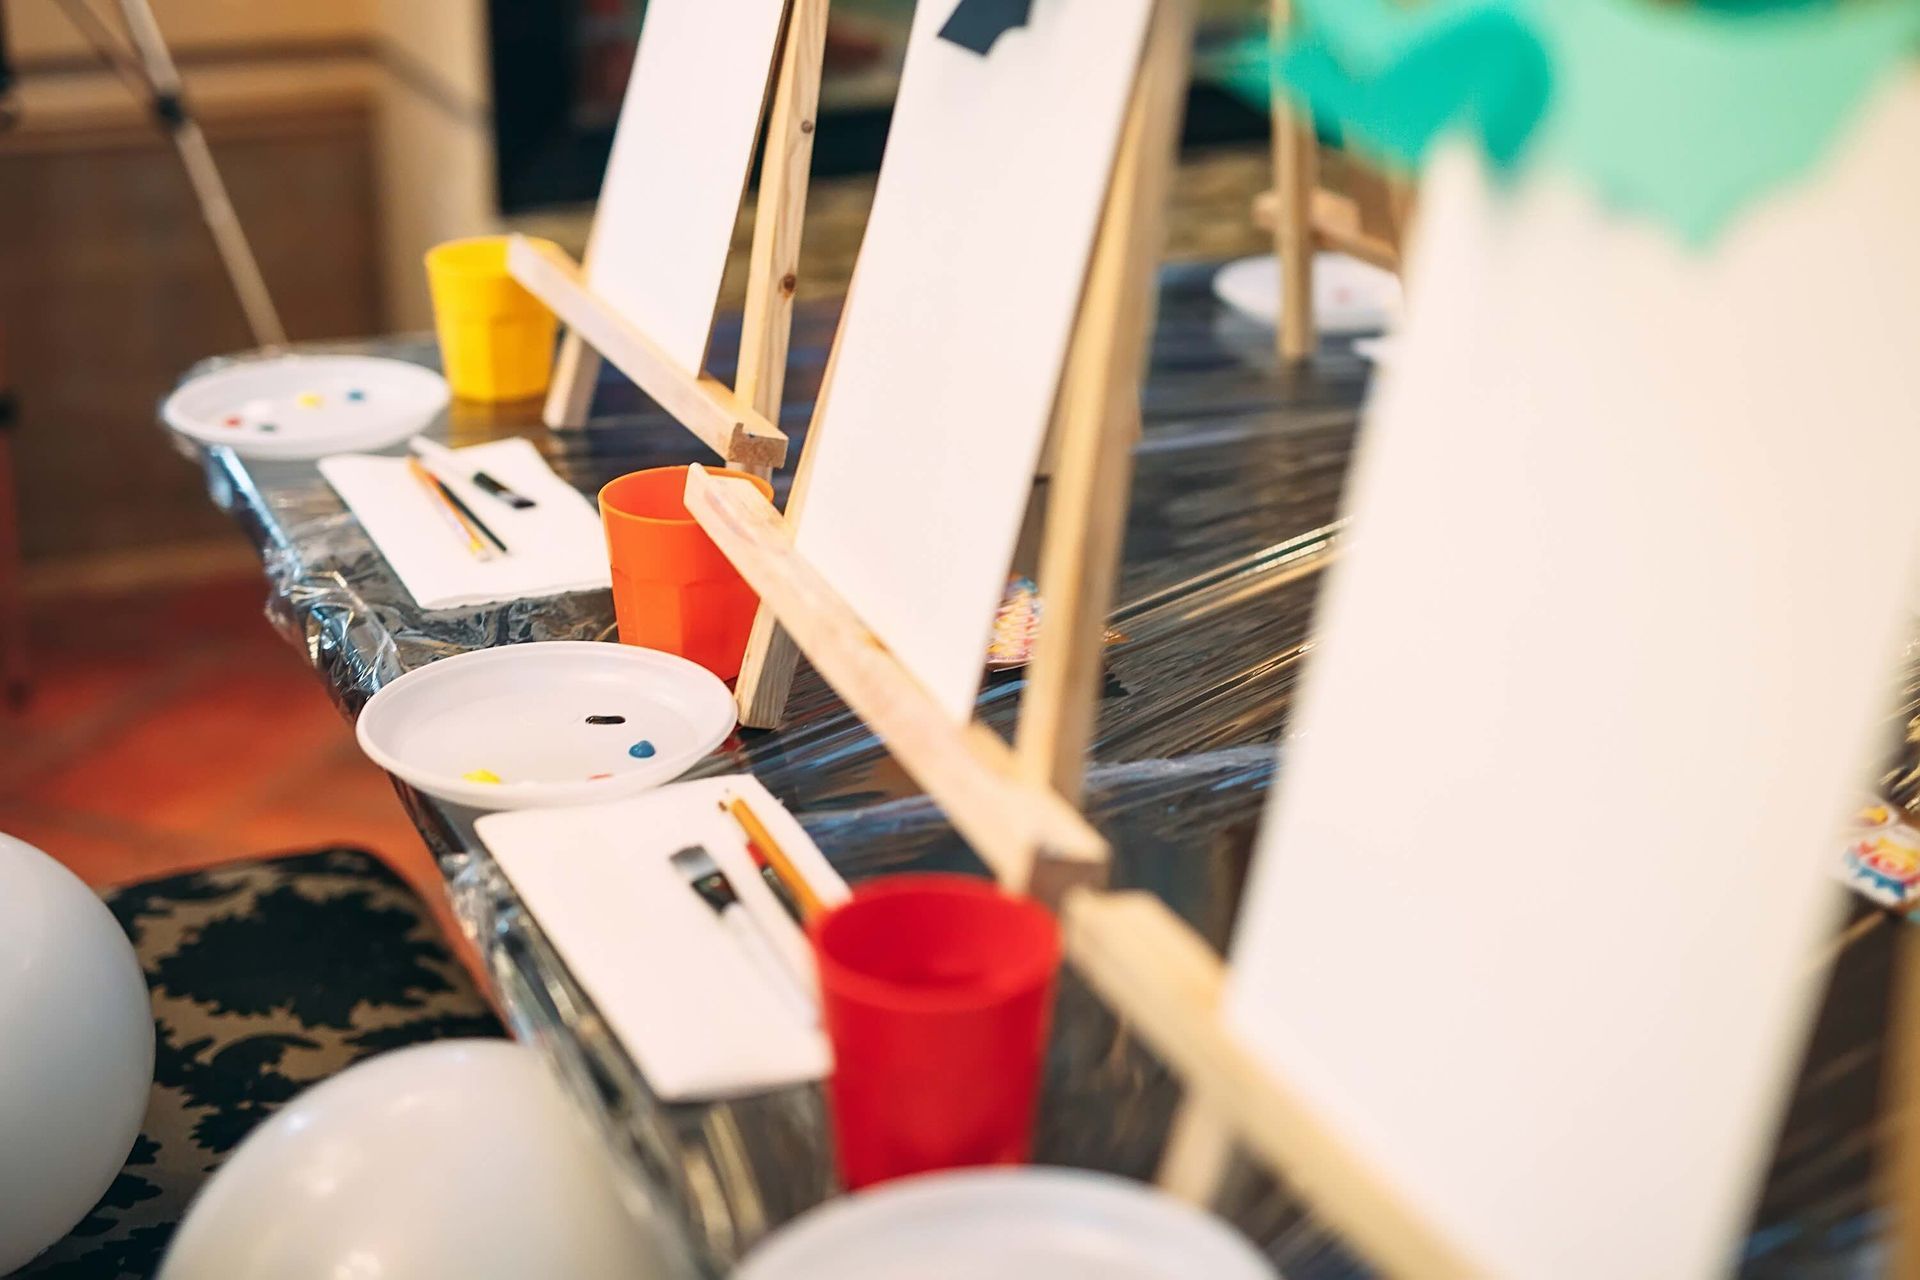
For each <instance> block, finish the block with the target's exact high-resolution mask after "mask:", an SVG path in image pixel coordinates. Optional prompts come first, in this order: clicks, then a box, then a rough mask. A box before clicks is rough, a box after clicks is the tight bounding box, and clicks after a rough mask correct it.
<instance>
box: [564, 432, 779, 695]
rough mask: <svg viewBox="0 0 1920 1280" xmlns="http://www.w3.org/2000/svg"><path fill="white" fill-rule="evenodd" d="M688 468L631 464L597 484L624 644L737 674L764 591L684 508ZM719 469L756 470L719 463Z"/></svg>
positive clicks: (740, 474) (769, 489) (727, 676)
mask: <svg viewBox="0 0 1920 1280" xmlns="http://www.w3.org/2000/svg"><path fill="white" fill-rule="evenodd" d="M687 470H688V469H687V468H686V467H653V468H651V469H649V470H646V471H631V472H628V473H627V474H626V475H624V476H621V477H620V478H619V479H617V480H611V481H608V483H607V485H606V487H605V488H603V489H601V490H600V522H601V523H602V524H603V525H605V526H606V530H607V558H608V560H609V561H610V562H611V563H612V565H613V613H614V617H615V618H616V619H617V620H618V621H619V623H620V643H621V644H631V645H638V646H640V647H641V648H643V649H663V650H665V651H666V652H668V653H677V654H679V655H680V656H681V657H683V658H690V659H692V660H693V661H695V662H697V663H699V664H700V665H701V666H703V667H705V668H706V669H707V670H709V671H711V672H713V674H715V675H716V676H719V677H720V678H721V679H722V680H731V679H733V678H734V677H735V676H737V675H739V674H740V660H741V658H742V657H744V656H745V654H746V649H747V633H748V632H749V631H751V630H753V615H754V611H755V610H756V609H758V608H759V605H760V597H759V596H757V595H755V594H754V591H753V588H752V587H749V586H748V585H747V584H746V581H745V580H744V579H743V578H741V576H740V574H739V573H738V572H737V571H736V570H735V569H734V567H733V564H732V562H731V561H729V560H728V559H727V558H726V556H724V555H722V554H721V552H720V548H718V547H716V546H714V545H713V540H712V539H711V538H709V537H707V533H706V530H704V529H702V528H701V527H700V526H699V524H698V523H697V522H695V520H694V518H693V516H692V514H691V513H689V512H688V510H687V503H686V491H687ZM708 470H709V471H710V472H711V473H712V474H714V475H717V476H731V477H734V478H736V479H740V480H751V481H753V483H754V484H756V485H758V486H759V487H760V492H761V493H763V494H765V495H766V496H767V498H768V499H769V500H771V499H772V497H773V486H772V485H770V484H768V483H767V482H766V481H765V480H763V479H761V478H760V477H759V476H754V475H748V474H747V473H746V472H744V471H728V470H725V469H723V468H719V467H710V468H708Z"/></svg>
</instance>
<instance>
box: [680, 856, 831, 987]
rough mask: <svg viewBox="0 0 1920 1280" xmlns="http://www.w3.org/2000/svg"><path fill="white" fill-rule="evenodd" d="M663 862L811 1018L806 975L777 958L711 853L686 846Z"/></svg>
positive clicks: (753, 960) (773, 982)
mask: <svg viewBox="0 0 1920 1280" xmlns="http://www.w3.org/2000/svg"><path fill="white" fill-rule="evenodd" d="M667 861H668V863H669V864H670V865H671V866H672V867H673V869H674V870H675V871H677V872H679V873H680V874H681V875H682V876H684V877H685V878H686V881H687V884H688V885H689V886H690V887H691V888H692V889H693V891H694V893H695V894H697V895H698V896H699V898H700V900H701V901H702V902H704V903H706V904H707V906H708V907H709V908H711V909H712V911H713V913H714V914H715V915H717V916H719V917H720V925H721V928H723V929H724V930H725V931H726V933H727V936H728V937H730V938H732V939H733V942H734V945H735V946H737V947H738V948H739V949H740V951H741V952H742V953H743V954H744V955H745V956H746V957H747V959H748V960H749V962H751V963H752V964H754V965H755V966H756V967H758V968H759V969H760V970H761V972H762V973H763V974H764V975H766V977H767V978H768V979H769V980H770V981H771V982H772V984H773V986H774V987H775V988H776V989H777V990H778V991H779V992H780V993H781V995H782V996H783V997H784V998H785V999H786V1000H787V1002H788V1003H789V1004H790V1005H792V1006H793V1008H794V1011H795V1012H797V1013H799V1014H800V1015H801V1016H802V1017H804V1018H806V1019H807V1020H809V1021H811V1020H812V1019H813V1018H814V1017H815V1016H816V1015H817V1012H818V1011H817V1009H816V1008H815V1006H814V1001H813V997H812V996H811V995H809V994H808V992H807V986H806V984H807V982H808V981H809V976H808V975H801V974H796V973H794V972H793V970H791V969H790V968H788V966H787V965H786V963H785V962H784V961H782V960H781V958H780V952H779V950H778V949H777V948H776V947H774V946H773V945H772V943H771V941H770V940H769V939H768V938H767V937H766V936H765V935H764V934H763V933H762V932H761V931H760V925H759V923H758V922H757V921H756V920H754V918H753V913H752V912H750V911H748V910H747V908H746V905H745V904H744V903H742V902H741V901H740V898H739V895H738V894H736V893H735V892H734V889H733V882H732V881H730V880H728V879H727V873H726V872H725V871H722V870H721V869H720V864H719V863H717V862H715V861H714V859H713V855H712V854H711V853H708V852H707V851H706V849H704V848H703V847H701V846H700V845H697V844H696V845H688V846H687V847H686V848H684V849H682V850H680V851H679V852H678V853H676V854H674V855H673V856H671V857H670V858H668V859H667Z"/></svg>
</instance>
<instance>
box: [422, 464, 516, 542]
mask: <svg viewBox="0 0 1920 1280" xmlns="http://www.w3.org/2000/svg"><path fill="white" fill-rule="evenodd" d="M407 469H408V470H410V471H412V472H413V473H414V476H415V478H416V479H419V480H421V481H422V483H425V484H430V485H432V486H433V487H434V488H435V489H437V490H439V492H440V496H441V497H443V498H445V499H446V500H447V501H448V502H450V503H452V504H453V509H454V510H455V511H456V512H458V513H459V515H460V519H461V522H462V523H464V524H465V525H466V526H467V527H468V528H469V529H471V530H472V531H473V532H475V533H477V534H479V535H480V536H481V537H483V538H485V539H486V540H487V541H488V542H491V543H492V544H493V545H494V546H495V547H496V548H498V549H499V551H500V554H502V555H506V554H507V544H506V543H505V542H502V541H501V540H500V535H499V534H497V533H495V532H494V531H493V530H491V529H489V528H487V523H486V521H484V520H482V519H481V518H480V517H479V516H477V515H475V514H473V508H472V507H469V506H468V505H467V504H466V503H464V502H462V501H461V500H460V495H459V494H457V493H455V492H454V491H453V489H452V488H451V487H450V486H449V485H448V484H447V482H446V481H445V480H442V479H441V478H440V477H439V476H437V475H435V474H433V472H431V471H429V470H427V469H426V467H425V466H423V465H421V462H420V459H418V458H408V459H407Z"/></svg>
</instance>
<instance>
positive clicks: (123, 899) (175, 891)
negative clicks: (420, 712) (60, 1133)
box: [15, 849, 503, 1280]
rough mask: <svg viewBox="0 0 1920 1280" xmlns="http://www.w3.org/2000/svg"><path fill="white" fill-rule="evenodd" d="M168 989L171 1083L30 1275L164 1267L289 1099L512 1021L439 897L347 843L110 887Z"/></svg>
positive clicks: (107, 1274)
mask: <svg viewBox="0 0 1920 1280" xmlns="http://www.w3.org/2000/svg"><path fill="white" fill-rule="evenodd" d="M106 901H107V905H108V906H109V907H111V908H112V909H113V913H114V915H115V916H116V917H117V918H118V919H119V921H120V924H121V927H123V928H124V929H126V931H127V934H128V936H129V937H130V938H132V939H133V944H134V949H135V951H137V952H138V953H139V956H140V964H141V967H142V968H143V969H144V970H145V971H146V975H147V986H148V988H149V990H150V991H151V993H152V996H153V1013H154V1033H155V1037H156V1043H155V1056H154V1082H153V1093H152V1095H151V1097H150V1099H149V1101H148V1103H147V1117H146V1120H145V1122H144V1123H143V1125H142V1128H141V1134H140V1137H139V1139H138V1141H136V1142H135V1144H134V1148H133V1152H132V1154H131V1155H130V1156H129V1157H128V1159H127V1165H126V1168H125V1169H124V1170H123V1171H122V1172H121V1174H120V1176H119V1177H118V1178H116V1179H115V1180H114V1183H113V1185H112V1186H111V1187H110V1188H108V1190H107V1193H106V1195H105V1196H103V1197H102V1198H101V1200H100V1203H99V1204H98V1205H96V1206H95V1207H94V1209H93V1212H92V1213H90V1214H89V1215H88V1216H87V1217H86V1219H85V1220H84V1221H82V1222H81V1223H80V1225H79V1226H77V1227H75V1228H74V1229H73V1231H72V1232H71V1233H70V1234H69V1235H68V1236H67V1238H66V1239H65V1240H62V1241H61V1242H60V1243H58V1244H56V1245H55V1246H53V1248H51V1249H49V1250H48V1251H47V1252H46V1253H44V1254H42V1255H41V1256H40V1257H39V1258H37V1259H35V1260H34V1261H33V1262H32V1263H30V1264H29V1265H28V1266H27V1267H26V1268H25V1269H23V1270H21V1271H18V1272H16V1273H15V1275H16V1276H17V1277H20V1278H21V1280H25V1278H26V1277H33V1278H34V1280H43V1278H44V1280H55V1278H57V1280H116V1278H118V1277H146V1276H151V1275H152V1274H153V1273H154V1272H155V1271H156V1270H157V1269H158V1267H159V1263H160V1257H161V1254H162V1253H163V1252H164V1251H165V1249H166V1245H167V1241H168V1240H169V1239H170V1238H171V1237H172V1235H173V1231H174V1228H175V1227H176V1226H177V1225H178V1224H179V1221H180V1218H181V1216H182V1215H183V1214H184V1213H185V1211H186V1207H187V1203H188V1201H190V1200H191V1199H192V1198H193V1195H194V1193H195V1192H196V1191H197V1190H199V1188H200V1186H201V1185H202V1184H203V1183H204V1182H205V1181H206V1180H207V1179H208V1178H209V1177H210V1176H211V1175H212V1174H213V1172H214V1171H215V1170H216V1169H218V1168H219V1167H220V1164H221V1162H222V1161H224V1160H225V1159H226V1157H227V1155H228V1154H229V1153H230V1152H231V1151H232V1150H233V1149H234V1148H235V1147H237V1146H238V1145H239V1144H240V1141H241V1140H242V1139H243V1138H245V1137H246V1136H247V1135H248V1134H249V1133H251V1132H252V1131H253V1129H254V1127H255V1126H256V1125H258V1124H260V1123H261V1122H262V1121H263V1120H265V1119H266V1118H267V1117H269V1116H271V1115H272V1114H273V1113H274V1112H275V1111H276V1110H278V1109H279V1108H280V1106H281V1105H282V1104H284V1103H285V1102H286V1101H287V1100H288V1099H289V1098H292V1097H293V1096H294V1095H295V1094H297V1093H299V1092H300V1091H301V1090H302V1089H305V1088H306V1087H307V1086H309V1085H312V1084H315V1083H318V1082H319V1081H321V1080H324V1079H326V1078H327V1077H328V1076H331V1075H334V1074H336V1073H337V1072H339V1071H341V1070H342V1069H344V1068H345V1067H348V1066H350V1065H351V1064H353V1063H355V1062H358V1061H359V1060H360V1059H362V1058H367V1057H371V1056H372V1055H374V1054H376V1053H383V1052H385V1051H387V1050H389V1049H398V1048H402V1047H404V1046H407V1045H412V1044H420V1043H422V1042H425V1041H429V1040H440V1039H446V1038H450V1037H457V1036H498V1035H502V1034H503V1032H502V1030H501V1027H500V1024H499V1022H498V1021H497V1020H496V1019H495V1017H494V1015H493V1013H492V1011H491V1010H490V1009H489V1007H488V1005H487V1003H486V1001H485V999H484V998H483V997H482V996H481V994H480V993H479V991H478V990H476V989H475V987H474V985H473V983H472V981H471V979H470V978H469V977H468V976H467V973H466V971H465V970H464V969H463V968H461V966H460V964H459V962H458V961H457V960H456V959H455V958H454V957H453V955H452V954H451V953H450V952H449V951H448V949H447V946H446V944H445V942H444V941H443V940H442V939H441V936H440V933H439V930H438V929H437V927H436V926H435V925H434V923H433V920H432V918H431V916H430V915H429V914H428V911H427V908H426V904H425V903H423V902H422V901H421V900H420V899H419V897H418V896H417V895H415V893H414V892H413V890H412V889H410V888H409V887H408V886H407V885H406V884H405V883H404V882H403V881H402V880H400V878H399V877H398V876H396V875H394V873H393V872H391V871H389V870H388V869H387V868H386V867H385V866H384V865H383V864H382V863H380V862H379V861H378V860H377V859H375V858H374V857H373V856H372V855H371V854H368V853H365V852H362V851H360V850H357V849H329V850H325V851H322V852H317V853H305V854H295V855H291V856H287V857H279V858H272V859H268V860H264V861H260V862H251V863H242V864H237V865H230V866H224V867H220V868H216V869H214V870H211V871H202V872H193V873H190V874H186V875H180V876H173V877H169V878H167V879H163V880H154V881H149V882H148V883H145V884H137V885H131V886H128V887H126V888H123V889H116V890H113V891H111V892H109V893H108V894H107V895H106Z"/></svg>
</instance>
